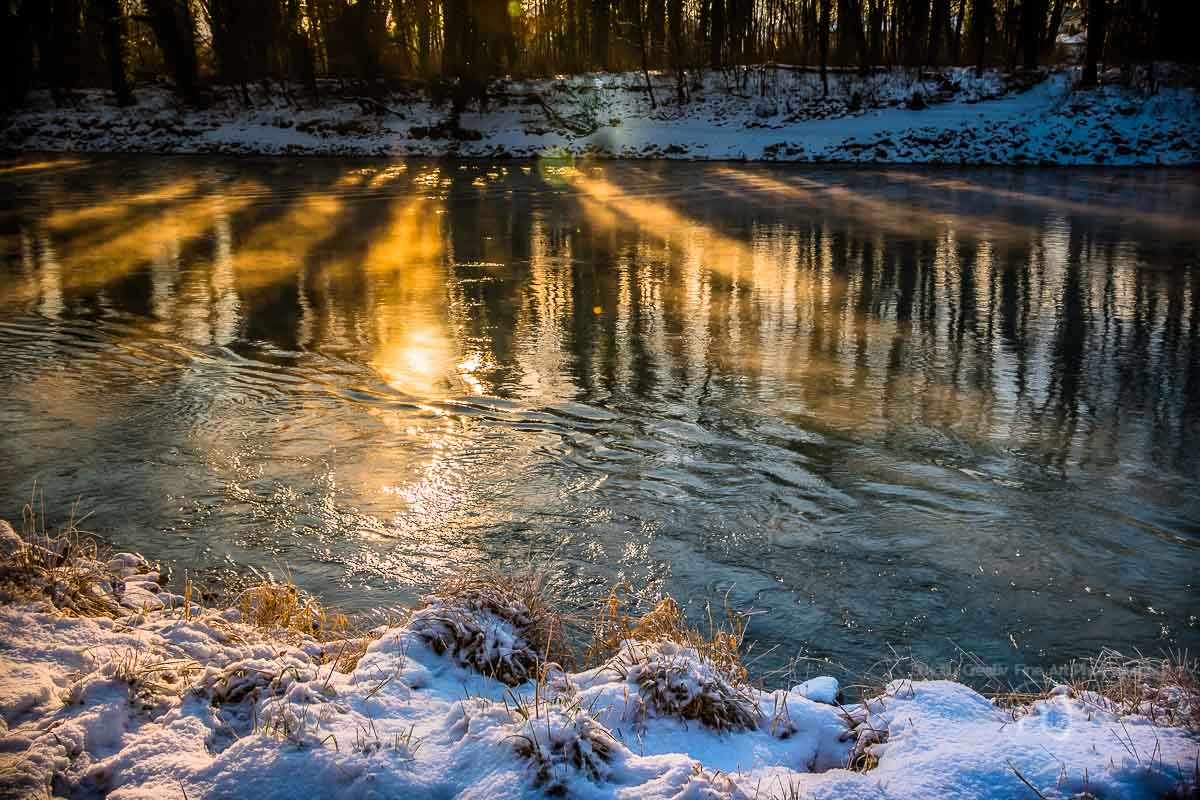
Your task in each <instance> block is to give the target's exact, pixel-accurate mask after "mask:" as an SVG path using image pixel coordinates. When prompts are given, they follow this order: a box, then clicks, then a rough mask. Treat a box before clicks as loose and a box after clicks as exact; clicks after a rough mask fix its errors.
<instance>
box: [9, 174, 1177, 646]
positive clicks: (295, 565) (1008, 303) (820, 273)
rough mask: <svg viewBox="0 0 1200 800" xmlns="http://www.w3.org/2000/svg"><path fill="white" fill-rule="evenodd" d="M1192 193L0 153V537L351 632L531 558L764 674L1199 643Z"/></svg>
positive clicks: (1106, 185) (570, 585)
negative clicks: (26, 536)
mask: <svg viewBox="0 0 1200 800" xmlns="http://www.w3.org/2000/svg"><path fill="white" fill-rule="evenodd" d="M1198 221H1200V181H1197V173H1196V172H1195V171H1188V170H1178V171H1172V170H1139V171H1132V170H1130V171H1121V170H1086V171H1073V172H1066V171H1056V170H1009V169H978V168H973V169H969V170H968V169H962V170H958V169H953V168H942V169H918V168H906V167H895V168H888V169H845V168H827V169H816V168H794V167H793V168H789V167H771V166H767V165H740V164H739V165H735V164H707V165H705V164H667V163H647V162H642V163H604V164H593V163H583V162H579V163H573V164H572V163H558V162H545V161H543V162H539V163H523V162H517V161H497V162H494V163H488V162H480V161H474V162H461V163H456V162H448V161H442V162H436V161H429V162H421V161H402V162H386V161H378V160H375V161H371V160H339V159H328V160H325V159H319V160H318V159H307V160H289V159H275V160H238V159H222V158H178V157H144V156H139V157H108V158H90V157H89V158H70V159H56V158H52V157H46V158H28V159H25V160H24V161H20V162H6V164H5V165H4V166H3V167H2V168H0V516H3V517H6V518H8V519H10V520H12V521H14V522H17V521H18V518H19V514H20V508H21V504H22V503H24V502H26V501H27V500H28V497H29V494H30V490H31V488H32V485H33V481H34V480H35V479H36V480H37V481H38V482H39V484H40V485H42V486H44V488H45V496H46V505H47V509H48V511H51V512H52V513H51V517H52V518H53V517H54V516H55V513H57V514H58V515H59V516H61V517H64V518H65V516H66V512H67V510H68V508H69V506H70V504H71V502H72V501H74V500H75V499H76V498H78V500H79V507H80V509H81V511H83V512H90V517H89V518H88V519H87V521H86V524H85V525H84V527H85V528H88V529H89V530H92V531H95V532H96V533H98V534H100V535H101V536H102V537H104V538H105V539H106V540H107V541H109V542H111V543H112V544H113V545H114V546H115V547H117V548H120V549H135V550H138V551H141V552H143V553H144V554H146V555H147V556H148V557H149V558H151V559H160V560H164V561H167V562H169V563H171V564H172V565H173V566H174V568H175V569H176V576H177V577H181V576H182V571H183V570H184V569H186V570H188V573H189V574H190V575H194V576H198V578H199V579H201V580H203V581H207V582H211V583H213V584H214V585H220V584H222V583H228V584H236V583H237V581H239V580H244V579H245V576H246V575H248V574H249V570H250V568H251V567H253V568H255V569H258V570H260V571H271V572H273V573H275V574H276V575H279V574H281V573H283V572H290V574H291V576H292V578H293V579H294V580H295V581H296V582H297V583H298V584H300V585H301V586H303V587H304V588H306V589H308V590H310V591H312V592H314V593H315V594H317V595H319V596H321V597H322V598H323V599H325V600H327V601H329V602H333V603H335V604H339V605H342V606H345V607H350V608H358V609H366V608H371V607H376V606H389V605H399V604H404V603H408V602H411V601H413V600H414V599H416V598H418V597H419V596H420V595H421V594H422V593H423V592H425V591H426V590H428V589H429V588H431V587H433V586H435V585H436V584H437V583H438V582H439V581H440V580H442V579H444V578H445V577H447V576H449V575H453V574H456V573H459V572H461V571H462V570H464V569H466V568H469V567H472V566H477V565H497V564H522V563H528V562H529V561H530V560H531V559H533V560H539V559H540V560H544V559H548V558H550V557H551V556H554V557H556V558H557V559H559V560H560V562H561V567H560V568H557V569H555V570H554V572H553V578H554V580H555V581H556V582H558V583H559V584H560V586H561V588H562V590H563V591H564V592H565V593H566V594H567V595H569V596H571V597H574V598H586V597H592V596H597V595H603V594H606V593H607V592H608V590H609V587H610V586H612V585H613V584H614V583H618V582H623V583H626V584H628V586H629V587H630V591H632V592H633V593H634V594H635V595H636V596H638V597H640V598H642V599H643V600H644V601H645V602H647V603H649V602H652V601H653V599H654V598H655V597H657V596H658V595H660V594H661V593H670V594H671V595H673V596H674V597H675V598H676V599H678V600H679V601H680V602H681V603H682V604H683V605H685V607H686V608H687V609H688V611H689V613H691V614H692V615H693V617H694V618H695V619H696V620H697V621H699V620H701V619H702V618H703V615H704V603H705V602H706V601H710V600H711V601H714V602H716V603H718V604H719V603H721V602H723V600H724V598H725V597H726V596H727V597H728V601H729V603H730V604H731V605H732V606H733V607H734V608H737V609H741V610H751V609H753V610H758V611H762V612H765V613H762V614H760V615H759V616H757V617H755V619H754V621H753V623H752V625H751V628H750V633H751V638H753V639H756V640H757V641H758V643H759V644H758V646H757V649H758V650H769V649H770V648H772V647H774V648H775V649H774V650H773V651H771V652H770V654H769V655H768V656H766V657H764V658H763V660H762V661H761V662H760V666H763V667H769V666H774V665H777V664H779V663H781V662H782V661H784V660H786V659H787V658H789V657H792V656H796V655H805V656H810V657H814V658H831V659H833V660H835V661H837V662H838V663H840V664H842V665H845V666H847V667H848V668H850V669H861V668H863V667H865V666H868V665H870V664H871V663H872V662H875V661H876V660H878V659H880V658H883V657H886V656H887V655H888V654H889V651H888V645H892V646H894V647H895V648H896V649H897V650H898V651H901V652H908V651H909V650H910V649H911V650H912V651H913V652H914V653H916V654H918V655H919V656H921V657H922V658H924V659H927V660H931V661H938V660H942V659H946V658H951V657H954V656H955V654H956V649H957V648H960V647H961V648H963V649H966V650H969V651H973V652H975V653H977V654H979V655H980V656H981V657H982V658H983V659H984V660H985V661H987V662H989V663H994V664H1000V665H1005V664H1007V665H1013V664H1035V665H1036V664H1043V665H1048V664H1054V663H1061V662H1062V661H1063V660H1065V659H1067V658H1069V657H1071V656H1076V655H1089V654H1093V653H1095V652H1096V651H1097V650H1098V649H1099V648H1100V647H1102V646H1105V645H1110V646H1117V647H1125V648H1130V647H1138V648H1140V649H1141V650H1142V651H1143V652H1144V653H1147V654H1149V653H1157V652H1158V651H1160V650H1162V649H1164V648H1170V649H1177V648H1190V649H1191V650H1192V651H1193V653H1194V652H1195V651H1196V650H1197V649H1198V648H1200V620H1198V616H1200V592H1198V591H1197V584H1198V582H1200V483H1198V479H1200V225H1198V224H1197V222H1198Z"/></svg>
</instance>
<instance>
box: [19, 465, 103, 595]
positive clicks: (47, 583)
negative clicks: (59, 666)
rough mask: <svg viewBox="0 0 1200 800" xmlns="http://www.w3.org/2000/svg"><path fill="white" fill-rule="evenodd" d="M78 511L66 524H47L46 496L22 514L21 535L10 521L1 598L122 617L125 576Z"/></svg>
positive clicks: (37, 498) (38, 497) (35, 496)
mask: <svg viewBox="0 0 1200 800" xmlns="http://www.w3.org/2000/svg"><path fill="white" fill-rule="evenodd" d="M81 522H82V520H81V519H77V518H76V509H75V507H74V506H72V508H71V514H70V516H69V517H68V519H67V521H66V523H65V524H63V525H61V526H59V527H57V528H51V527H50V526H49V525H48V524H47V522H46V513H45V505H44V501H43V498H42V495H41V492H40V491H39V490H38V489H37V488H36V487H35V488H34V494H33V498H32V499H31V500H30V502H29V503H27V504H26V505H25V507H24V508H23V509H22V510H21V533H20V535H19V537H18V536H16V535H15V534H14V533H13V531H12V528H11V527H10V526H9V525H8V523H6V522H2V521H0V526H3V529H4V531H3V532H4V548H3V550H0V597H3V599H5V600H9V601H26V602H28V601H37V600H44V601H47V602H49V603H50V604H51V605H53V606H54V607H55V608H56V609H57V610H58V611H60V612H62V613H64V614H68V615H74V616H89V617H97V616H104V617H116V616H119V615H120V614H121V613H122V608H121V604H120V597H119V593H120V592H121V590H122V589H123V587H124V584H123V581H122V580H121V578H120V576H118V575H116V574H115V573H114V572H113V571H112V570H110V569H109V568H108V566H107V565H106V564H105V562H104V560H103V558H102V555H101V551H100V546H99V544H98V543H97V541H96V539H95V538H94V537H92V536H91V535H90V534H88V533H86V532H85V531H82V530H80V528H79V524H80V523H81Z"/></svg>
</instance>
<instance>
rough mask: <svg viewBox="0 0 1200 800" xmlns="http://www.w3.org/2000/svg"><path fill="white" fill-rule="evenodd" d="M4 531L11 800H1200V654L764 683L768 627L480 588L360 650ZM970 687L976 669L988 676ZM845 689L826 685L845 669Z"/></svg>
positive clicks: (50, 536)
mask: <svg viewBox="0 0 1200 800" xmlns="http://www.w3.org/2000/svg"><path fill="white" fill-rule="evenodd" d="M44 519H45V515H44V511H43V510H41V509H37V510H35V508H34V507H33V505H32V504H31V505H30V506H27V507H26V508H25V510H24V513H23V520H22V531H21V533H17V532H16V531H14V529H13V528H12V527H11V526H10V525H9V524H8V523H4V522H0V600H2V603H0V797H44V796H70V797H101V796H105V797H113V798H142V797H145V798H149V797H156V798H157V797H187V798H200V797H229V796H254V797H262V798H267V797H296V796H301V795H304V794H311V795H313V796H320V797H356V798H357V797H363V798H367V797H451V796H456V797H464V798H472V797H477V798H484V797H488V798H493V797H510V798H534V797H542V796H546V795H550V796H566V797H612V798H634V797H637V798H705V799H708V800H723V799H726V798H728V799H729V800H735V799H738V800H741V799H748V798H763V800H766V799H767V798H780V800H792V799H793V798H808V797H814V798H818V797H828V798H848V797H855V798H857V797H862V798H875V797H888V798H892V797H894V798H906V799H908V800H914V799H915V800H920V798H942V797H950V796H954V797H960V798H968V797H979V798H984V797H986V798H1003V797H1012V798H1029V797H1040V798H1078V799H1080V800H1082V799H1083V798H1106V800H1107V799H1108V798H1195V797H1197V796H1198V792H1200V788H1198V786H1200V780H1198V778H1200V683H1198V681H1197V664H1196V662H1194V661H1189V660H1188V659H1187V658H1186V657H1185V656H1180V657H1175V658H1171V657H1168V658H1145V657H1141V656H1136V657H1133V658H1128V657H1125V656H1123V655H1121V654H1120V653H1117V652H1115V651H1106V652H1105V653H1102V654H1101V655H1100V656H1099V657H1098V658H1097V659H1095V660H1093V661H1089V662H1086V663H1085V662H1080V665H1079V666H1080V667H1081V669H1080V670H1079V672H1078V673H1077V674H1076V676H1075V677H1074V679H1073V680H1070V681H1069V682H1065V683H1055V682H1046V683H1045V684H1044V685H1040V686H1023V687H1012V686H1007V687H1000V686H993V687H992V688H991V690H990V691H988V690H985V691H983V692H982V693H981V692H978V691H976V690H974V689H972V688H969V687H968V686H966V685H964V684H963V683H959V682H957V681H956V680H954V677H955V676H953V675H951V676H949V677H948V678H947V679H939V680H927V679H923V678H922V677H921V676H922V675H923V674H925V670H924V669H923V668H922V665H919V664H915V663H913V662H911V661H905V660H903V659H901V660H898V661H896V662H894V663H891V664H889V665H888V666H887V667H885V668H882V669H881V670H880V671H879V673H878V674H876V675H871V676H865V677H862V678H860V679H858V680H853V681H846V682H845V683H842V682H839V681H838V680H836V679H834V678H832V677H827V676H817V677H810V678H809V679H808V680H805V681H803V682H800V683H796V684H794V685H790V686H789V687H788V688H768V686H769V685H771V684H774V683H783V684H784V685H787V684H788V683H789V682H790V681H789V679H794V672H793V674H791V675H788V674H775V675H770V676H763V675H755V674H753V664H754V658H753V656H752V648H751V647H750V646H749V645H748V642H749V639H748V633H749V631H748V628H747V625H748V622H749V618H748V617H747V616H745V615H743V614H740V613H737V612H735V611H732V610H728V609H726V611H725V612H724V613H723V614H717V615H715V616H716V617H717V618H714V615H713V614H710V615H709V623H708V626H707V627H708V631H707V632H704V631H702V630H698V629H696V628H694V627H692V626H690V625H689V624H688V622H687V621H686V619H685V617H684V616H683V614H682V613H681V610H680V609H679V607H678V606H677V605H676V604H675V603H674V601H672V600H671V599H670V598H663V599H662V600H661V602H660V603H659V604H658V605H657V606H656V607H655V608H653V609H651V610H650V611H649V612H648V613H645V614H641V615H634V614H633V613H632V612H631V611H630V609H629V608H628V606H627V604H626V603H625V602H624V601H623V599H622V596H621V592H620V591H619V590H618V589H617V588H614V590H613V591H612V592H611V593H610V594H609V596H607V597H604V598H599V599H597V600H596V601H595V602H594V603H592V604H590V605H579V604H576V605H573V606H572V605H568V604H565V603H564V602H563V601H562V600H561V599H560V598H555V597H553V596H552V595H551V593H550V592H549V591H548V590H547V588H546V586H545V583H544V582H543V581H542V577H541V576H542V574H543V573H541V572H539V571H538V570H536V569H530V570H527V571H523V572H519V573H515V574H508V575H505V574H501V573H478V574H473V575H469V576H464V577H461V578H459V579H457V580H455V581H453V582H451V583H448V584H446V585H445V586H443V587H441V588H440V589H439V590H438V591H436V592H435V593H434V594H433V595H432V596H431V597H429V598H427V599H426V600H425V601H424V602H423V603H422V604H421V605H419V606H418V607H417V608H414V609H411V610H410V611H408V612H407V613H405V614H402V615H401V616H400V617H398V618H393V619H389V620H388V621H387V622H386V623H385V624H377V625H373V626H372V627H369V628H366V627H363V628H360V627H357V626H355V625H354V624H353V623H351V622H350V621H349V620H348V619H347V618H346V617H344V616H342V615H339V614H336V613H334V612H332V611H330V610H328V609H325V608H323V607H322V606H321V605H320V604H319V603H318V602H317V601H316V600H315V599H313V598H311V597H308V596H306V595H304V594H303V593H302V592H300V591H299V590H298V589H297V588H296V587H295V586H293V585H292V584H290V583H289V582H286V581H284V582H280V581H275V580H267V581H265V582H263V583H261V584H258V585H255V586H250V587H248V588H245V589H244V590H242V591H240V592H239V593H237V594H236V596H233V597H231V598H229V599H228V601H227V602H225V603H220V602H207V601H206V602H201V601H200V600H199V596H200V591H199V590H198V589H197V587H195V586H193V585H192V583H191V582H190V581H185V584H184V587H183V591H182V593H180V594H175V593H172V592H170V591H168V590H167V589H166V588H165V587H166V585H167V583H168V580H167V576H166V574H165V573H163V572H162V571H160V570H159V569H158V568H157V567H156V566H155V565H152V564H150V563H148V562H146V561H145V559H143V558H141V557H140V556H137V555H135V554H130V553H115V554H110V553H105V552H104V550H103V548H102V547H101V545H100V544H99V543H98V542H97V541H96V540H95V539H94V538H92V537H91V536H90V535H88V534H86V533H83V532H81V531H80V530H79V529H78V526H77V524H76V522H75V521H74V515H73V514H72V517H71V519H70V520H69V521H68V522H67V524H66V525H64V526H63V527H61V528H59V529H51V528H48V527H47V526H46V524H45V522H44ZM962 656H963V659H964V660H965V663H966V664H967V665H970V663H971V662H970V657H969V656H968V655H967V654H962ZM826 666H827V665H826Z"/></svg>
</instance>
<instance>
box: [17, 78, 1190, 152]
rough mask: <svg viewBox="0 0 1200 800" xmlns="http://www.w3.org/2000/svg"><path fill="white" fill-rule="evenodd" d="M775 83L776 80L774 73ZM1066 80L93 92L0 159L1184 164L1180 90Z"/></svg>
mask: <svg viewBox="0 0 1200 800" xmlns="http://www.w3.org/2000/svg"><path fill="white" fill-rule="evenodd" d="M781 69H782V71H780V70H781ZM1077 83H1078V70H1077V69H1075V68H1070V67H1067V68H1059V69H1056V70H1044V71H1041V72H1038V73H1034V74H1032V75H1030V74H1026V73H1004V72H1000V71H997V70H989V71H985V72H984V73H982V74H976V73H975V71H974V70H973V69H969V68H946V69H942V70H900V69H896V70H892V71H883V72H874V73H869V74H860V73H849V72H838V73H834V74H833V75H832V76H831V78H830V89H829V91H828V93H826V92H825V91H824V89H823V87H822V86H821V84H820V81H819V78H818V76H817V75H815V74H814V73H812V72H810V71H789V70H788V69H787V68H786V67H784V66H783V65H761V66H759V67H756V68H752V69H748V70H747V71H746V72H745V73H744V77H742V78H736V77H735V78H732V79H731V78H730V76H729V74H727V73H712V72H704V73H697V75H696V77H695V78H694V83H693V85H692V88H691V94H690V97H689V99H688V101H687V102H686V103H680V102H679V101H678V100H677V99H675V98H674V94H675V92H676V89H677V87H676V85H675V77H674V76H672V75H667V74H663V73H657V74H654V75H653V76H652V77H651V84H652V87H653V88H654V93H655V97H657V98H658V99H657V100H655V101H653V103H652V102H651V101H650V99H649V94H647V92H646V91H645V78H644V77H643V76H642V75H641V74H640V73H612V74H595V75H580V76H573V77H570V78H562V79H556V80H526V81H508V82H506V83H504V84H503V85H502V89H500V90H498V91H497V93H496V97H495V98H494V100H493V102H492V104H491V105H490V106H489V107H488V109H487V110H486V111H479V110H470V111H468V112H465V113H463V114H462V115H461V116H459V117H458V118H457V119H452V118H451V115H450V113H449V110H448V109H446V108H443V107H439V106H435V105H433V104H431V103H430V101H429V100H428V98H427V97H426V96H425V95H424V94H423V93H421V92H418V91H415V90H408V91H402V92H393V93H392V94H390V95H385V96H383V97H382V98H374V97H371V98H366V97H362V96H360V95H357V94H354V93H353V90H352V89H345V88H337V87H334V86H327V87H325V88H324V90H323V91H324V94H323V95H321V100H320V101H319V102H316V103H314V102H312V101H308V100H305V99H303V98H304V94H303V92H300V91H299V90H298V89H297V88H295V87H293V88H291V89H288V88H287V87H283V88H282V90H281V89H278V88H276V89H272V90H270V91H267V90H264V89H261V88H260V89H258V90H257V91H256V93H255V94H254V96H253V97H252V100H251V103H250V104H247V103H246V102H245V99H244V97H243V95H242V92H241V91H240V90H237V89H234V88H232V87H214V89H213V93H212V98H211V102H210V104H209V106H208V107H207V108H205V109H193V108H188V107H185V106H182V105H181V104H180V103H179V102H178V100H177V99H176V98H175V97H174V96H173V95H172V94H171V93H170V92H169V90H168V89H166V88H163V87H147V88H143V89H140V90H139V91H138V98H139V102H138V104H137V105H136V106H132V107H129V108H119V107H116V106H113V105H110V103H109V100H108V98H107V97H106V93H105V92H102V91H99V90H88V91H82V92H77V93H76V94H75V95H74V101H73V104H72V105H70V106H68V107H56V105H55V103H54V101H53V100H52V98H51V97H50V95H49V93H47V92H41V93H34V94H33V95H32V97H31V101H30V104H29V105H28V106H27V107H25V108H23V109H20V110H18V111H17V112H15V113H14V114H13V115H12V116H11V117H10V118H9V119H8V120H7V122H5V123H3V124H0V148H3V149H4V150H5V151H6V152H9V153H22V152H72V153H84V152H136V153H177V154H184V153H216V154H227V155H248V156H372V157H386V158H404V157H446V156H452V157H459V158H496V159H507V158H520V159H530V158H541V159H555V160H575V159H587V158H595V159H614V158H620V159H634V160H657V159H665V160H694V161H783V162H798V163H812V164H954V165H1155V164H1162V165H1194V164H1200V121H1198V120H1200V102H1198V100H1197V95H1196V92H1195V91H1194V89H1192V88H1187V87H1186V86H1184V85H1178V84H1177V85H1174V86H1164V87H1161V88H1159V89H1158V90H1157V91H1156V92H1155V93H1153V94H1151V93H1148V92H1145V91H1142V90H1139V89H1135V88H1131V87H1128V86H1126V85H1125V84H1124V83H1122V82H1121V80H1120V76H1119V75H1117V74H1112V75H1109V76H1108V77H1107V81H1106V82H1104V83H1103V84H1102V85H1101V86H1099V87H1097V88H1095V89H1091V90H1086V91H1085V90H1080V89H1078V88H1077Z"/></svg>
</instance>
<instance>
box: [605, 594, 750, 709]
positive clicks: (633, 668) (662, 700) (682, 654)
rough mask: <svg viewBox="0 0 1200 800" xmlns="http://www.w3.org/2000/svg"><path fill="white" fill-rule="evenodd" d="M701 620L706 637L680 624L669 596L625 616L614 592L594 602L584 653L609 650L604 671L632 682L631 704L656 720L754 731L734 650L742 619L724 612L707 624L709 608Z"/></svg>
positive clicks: (744, 675) (744, 673)
mask: <svg viewBox="0 0 1200 800" xmlns="http://www.w3.org/2000/svg"><path fill="white" fill-rule="evenodd" d="M708 619H709V628H710V633H709V635H707V636H706V635H704V634H703V633H701V632H700V631H699V630H698V629H697V628H695V627H693V626H691V625H690V624H688V621H687V619H686V618H685V617H684V615H683V612H682V610H681V609H680V608H679V605H678V604H677V603H676V602H675V601H674V600H672V599H671V598H669V597H667V598H665V599H663V600H662V601H660V602H659V604H658V605H657V606H655V607H654V608H653V609H652V610H651V611H650V612H649V613H647V614H645V615H644V616H642V617H640V618H633V617H631V616H629V615H628V614H627V613H625V612H624V610H623V608H622V604H621V602H620V598H619V595H618V593H617V590H616V589H614V590H613V592H611V593H610V594H609V597H608V598H607V599H606V600H604V601H603V602H602V603H601V613H600V615H599V616H598V618H597V620H596V623H595V626H594V641H593V644H592V647H591V648H590V649H589V654H591V655H592V656H593V657H594V656H596V655H597V654H600V653H603V652H606V651H609V650H611V649H616V650H617V654H616V656H615V657H610V658H609V660H608V661H607V662H606V666H607V668H609V669H612V670H614V671H616V672H617V673H618V674H620V675H621V676H622V677H623V678H624V679H625V680H627V681H630V682H632V683H635V684H636V685H637V686H638V690H639V698H638V700H639V702H640V703H642V704H645V705H646V706H649V708H650V709H653V711H654V712H655V713H657V714H663V715H670V716H676V717H679V718H681V719H686V720H695V721H697V722H699V723H701V724H702V725H704V726H705V727H708V728H711V729H713V730H717V731H737V730H749V729H752V728H755V727H757V725H758V722H759V717H760V715H761V713H760V711H759V707H758V704H757V702H755V699H754V697H753V695H752V688H751V686H750V684H749V682H748V678H749V670H748V669H747V668H746V665H745V662H744V660H743V652H742V643H743V640H744V637H745V632H746V623H747V618H746V616H745V615H741V614H736V613H734V612H732V611H731V610H730V609H729V608H728V606H727V607H726V614H725V620H724V622H722V623H720V624H717V623H716V622H715V621H714V619H713V615H712V613H711V608H710V609H709V613H708ZM646 710H649V709H646ZM638 716H640V714H639V715H638Z"/></svg>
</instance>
